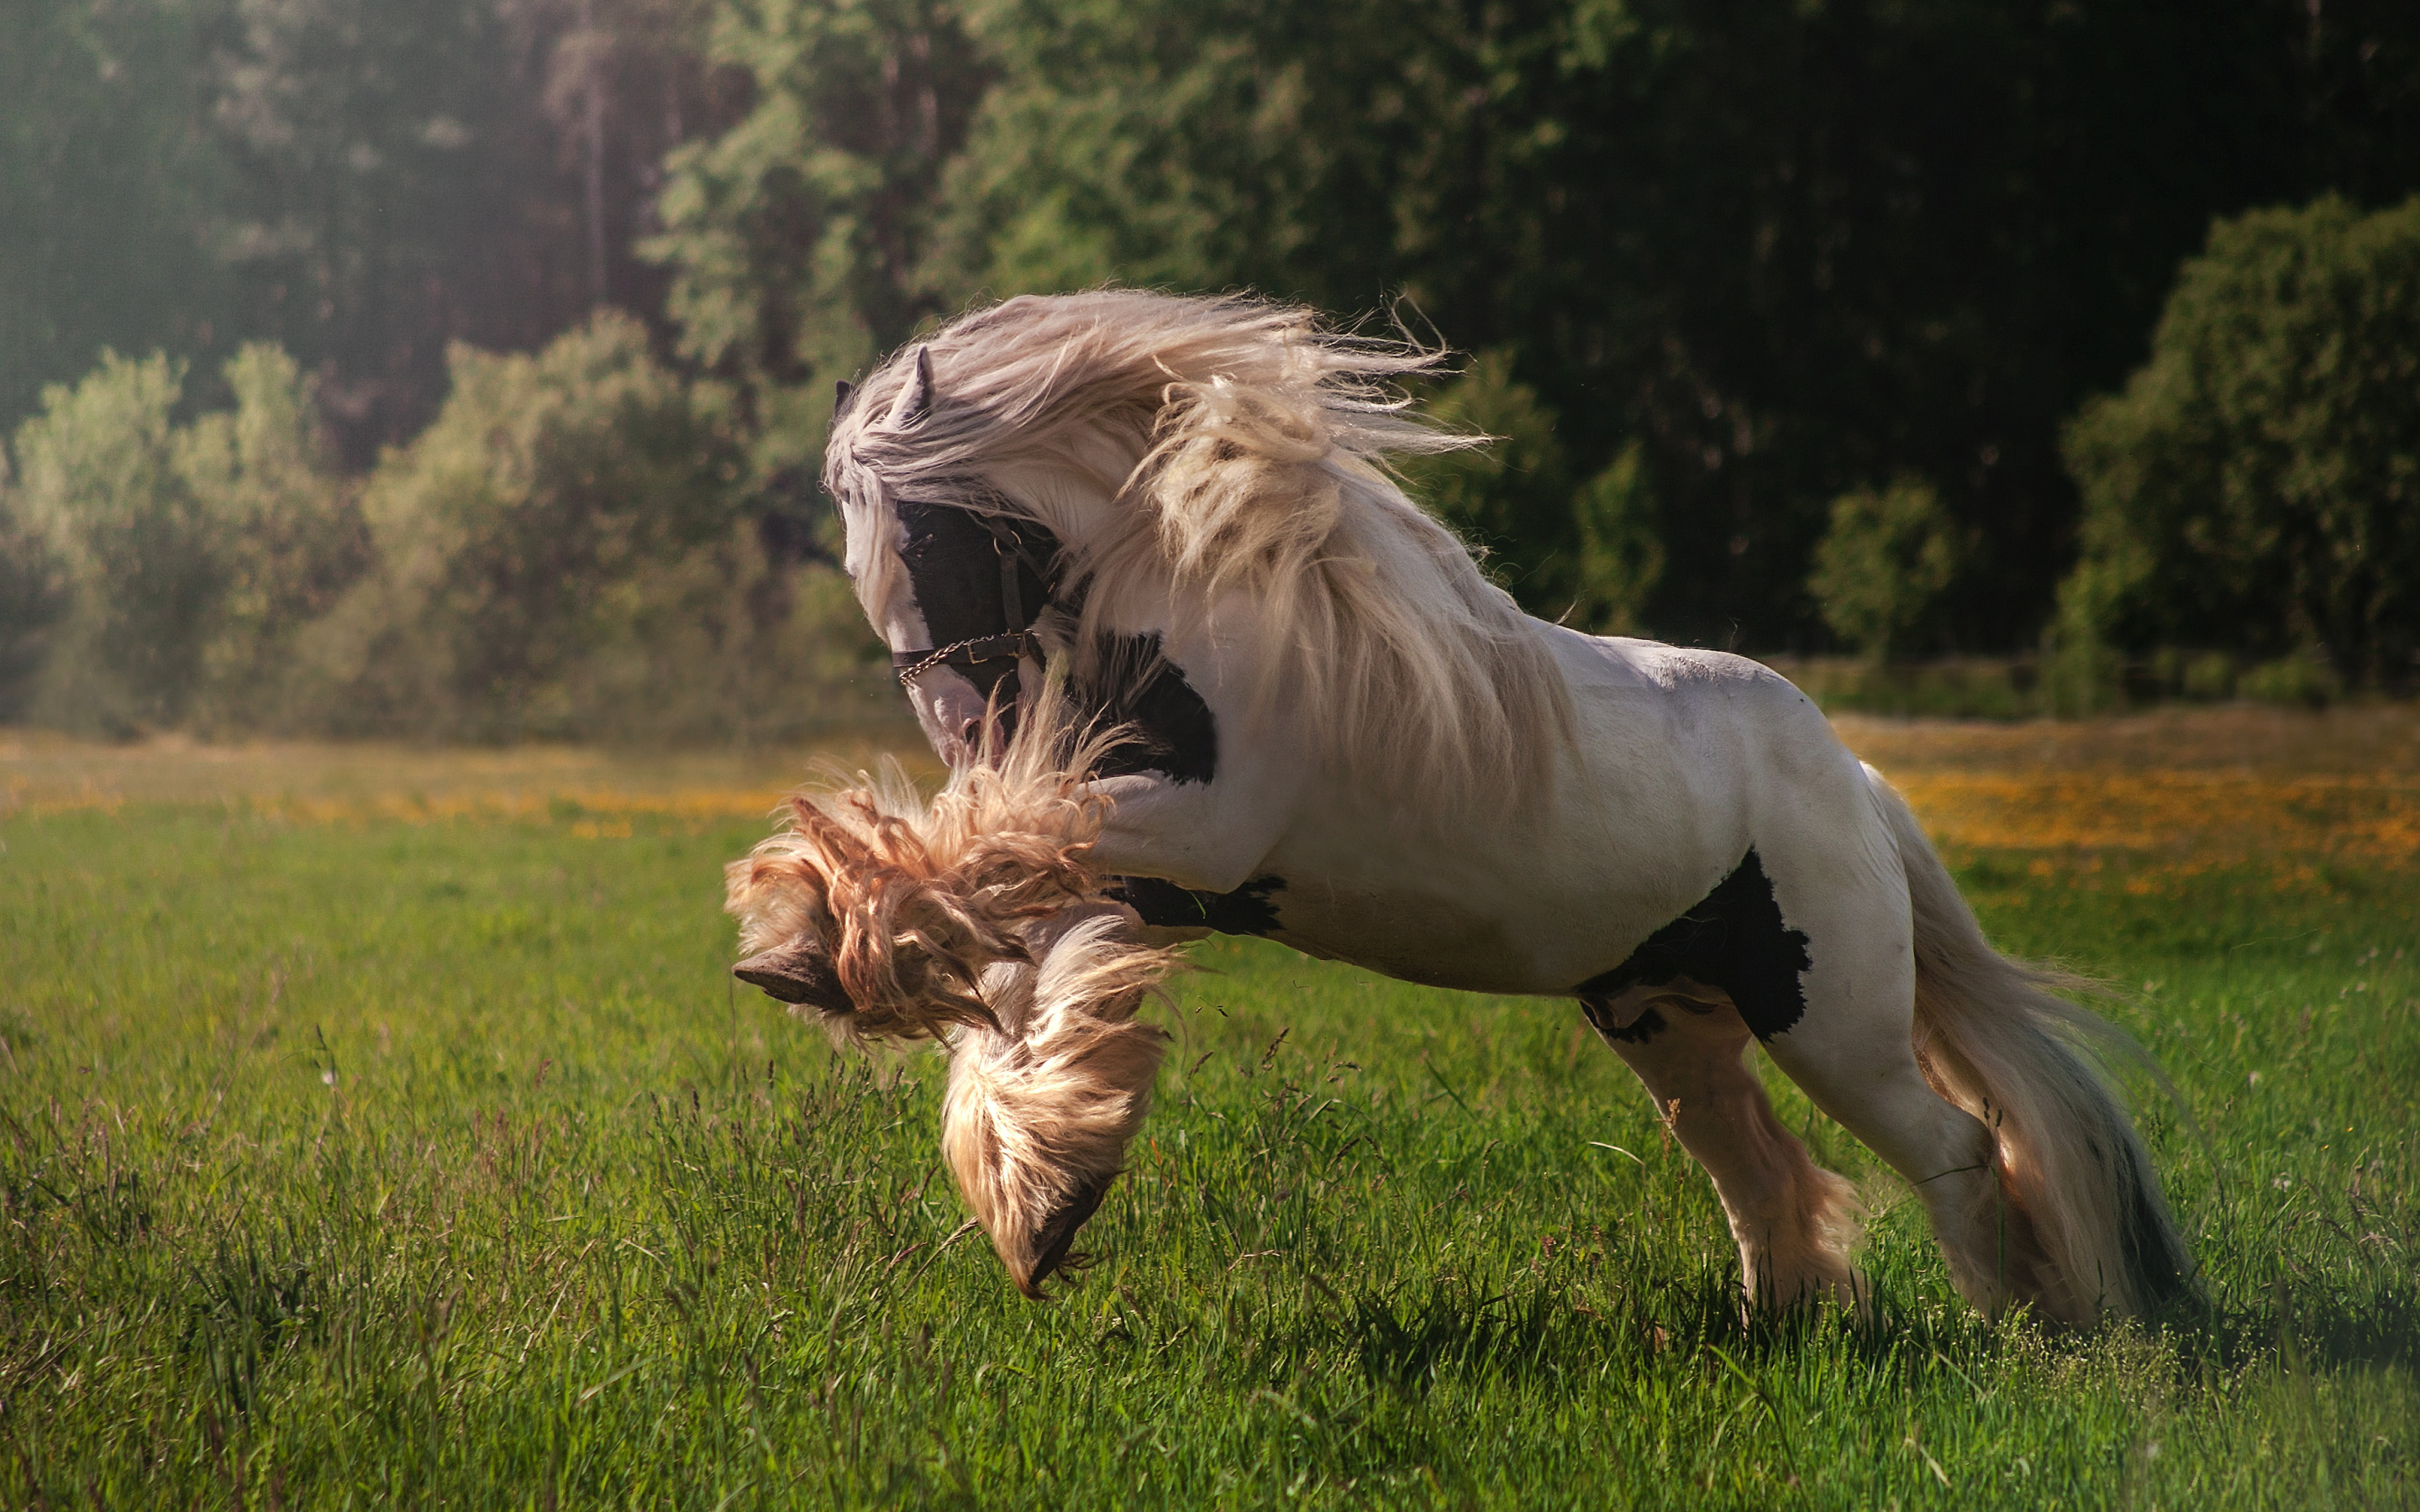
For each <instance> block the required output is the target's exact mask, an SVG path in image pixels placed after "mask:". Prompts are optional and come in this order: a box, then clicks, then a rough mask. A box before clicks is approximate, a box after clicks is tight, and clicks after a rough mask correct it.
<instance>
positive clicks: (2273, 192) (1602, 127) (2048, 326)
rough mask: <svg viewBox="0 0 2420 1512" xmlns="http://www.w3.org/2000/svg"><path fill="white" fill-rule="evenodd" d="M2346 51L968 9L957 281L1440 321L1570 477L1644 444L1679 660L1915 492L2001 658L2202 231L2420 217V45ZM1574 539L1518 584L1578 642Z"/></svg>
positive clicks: (1168, 11)
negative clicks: (2390, 195) (1939, 514)
mask: <svg viewBox="0 0 2420 1512" xmlns="http://www.w3.org/2000/svg"><path fill="white" fill-rule="evenodd" d="M2329 15H2330V19H2329V21H2328V23H2326V24H2325V25H2309V24H2304V23H2303V20H2302V19H2301V18H2300V17H2299V16H2298V15H2297V14H2294V13H2290V8H2287V7H2283V6H2278V5H2275V4H2273V3H2270V0H2253V3H2245V4H2239V5H2234V6H2230V7H2228V8H2225V10H2224V12H2223V14H2221V15H2219V16H2216V17H2210V18H2204V17H2199V16H2196V17H2195V18H2193V19H2190V20H2188V19H2187V18H2185V17H2183V16H2182V15H2181V14H2180V13H2175V12H2172V11H2170V10H2168V9H2165V8H2161V7H2156V6H2149V5H2125V6H2095V7H2073V6H2065V5H2058V6H2040V7H2033V8H2027V7H2018V8H2009V7H2004V6H1994V7H1982V6H1963V5H1962V6H1950V7H1937V6H1936V7H1914V8H1905V7H1902V8H1871V7H1837V6H1800V7H1778V8H1762V9H1755V8H1751V9H1750V10H1748V11H1740V10H1738V9H1737V8H1719V7H1709V6H1707V5H1705V4H1702V3H1700V0H1643V3H1640V0H1634V3H1628V4H1622V5H1609V4H1600V3H1596V0H1569V3H1552V0H1547V3H1537V4H1524V5H1516V6H1497V7H1477V8H1473V7H1466V6H1460V5H1450V4H1445V3H1442V0H1420V3H1415V4H1408V5H1407V4H1395V3H1389V4H1383V5H1381V4H1372V3H1366V0H1347V3H1344V4H1338V5H1329V6H1319V7H1294V8H1269V7H1256V6H1249V5H1231V4H1208V5H1203V4H1193V3H1187V4H1175V3H1171V0H1145V3H1141V4H1128V3H1120V4H1114V5H1113V4H1107V3H1102V0H974V3H970V4H969V5H968V6H967V16H968V25H969V27H970V30H971V31H972V32H973V33H974V35H975V36H976V37H977V38H978V39H979V40H980V41H982V42H983V43H984V44H985V46H986V47H987V48H988V49H989V50H990V52H991V54H992V55H993V56H995V57H997V58H998V59H999V61H1000V81H999V83H998V85H996V86H995V87H994V89H993V91H992V92H991V94H990V96H989V98H988V99H987V100H985V105H984V108H983V110H982V112H981V113H980V114H979V116H977V118H976V120H975V122H974V124H973V126H972V128H971V130H970V135H969V139H968V146H967V149H966V152H965V154H964V156H963V158H962V159H961V160H960V161H959V162H956V163H954V164H953V165H952V167H951V170H950V174H949V177H948V179H947V181H946V184H945V187H944V193H943V205H942V208H941V211H940V224H941V227H942V230H941V234H940V236H939V240H938V242H937V245H936V250H935V253H934V255H933V259H932V261H933V265H934V272H933V275H932V276H933V279H934V281H935V282H936V283H937V284H938V285H939V286H940V287H942V288H944V289H945V290H948V291H950V292H951V293H952V294H954V296H957V297H960V298H966V297H971V296H974V295H976V294H978V293H990V294H1001V295H1004V294H1010V293H1015V292H1019V291H1024V290H1041V289H1053V288H1068V287H1076V286H1081V285H1088V284H1092V283H1095V282H1099V281H1102V280H1104V279H1119V280H1125V281H1129V282H1137V283H1143V284H1165V285H1174V286H1177V287H1182V288H1224V287H1234V286H1238V285H1244V286H1253V287H1258V288H1261V289H1263V290H1264V291H1267V292H1269V293H1272V294H1276V295H1280V296H1283V297H1289V298H1303V299H1308V300H1311V301H1313V302H1315V303H1318V304H1319V305H1321V306H1322V307H1324V308H1326V309H1328V310H1331V311H1333V312H1336V313H1338V314H1340V315H1342V316H1351V315H1352V314H1353V313H1354V312H1357V311H1365V310H1369V309H1372V308H1373V307H1377V306H1379V305H1381V304H1382V303H1384V302H1385V301H1388V300H1389V299H1390V298H1391V297H1393V296H1395V295H1396V294H1398V293H1408V294H1409V295H1410V296H1411V297H1412V298H1413V299H1414V300H1415V301H1417V303H1418V305H1419V308H1420V309H1421V310H1422V311H1423V312H1424V313H1425V314H1426V316H1428V317H1429V318H1431V319H1433V320H1434V321H1435V325H1436V327H1437V329H1439V330H1440V331H1442V332H1445V333H1446V334H1447V335H1448V336H1449V337H1450V339H1451V340H1452V341H1454V342H1456V343H1458V344H1460V345H1462V346H1464V347H1467V348H1470V349H1473V350H1480V351H1494V350H1496V349H1497V348H1504V349H1507V350H1509V351H1510V352H1511V353H1512V360H1513V363H1514V365H1515V366H1516V368H1517V370H1518V371H1519V373H1520V375H1521V379H1522V381H1523V382H1524V383H1525V384H1527V385H1528V386H1529V387H1530V388H1531V389H1532V390H1534V392H1535V393H1536V396H1537V399H1538V401H1539V403H1540V404H1542V405H1543V406H1544V409H1546V411H1548V412H1549V413H1551V414H1555V415H1558V416H1559V417H1561V421H1562V423H1561V424H1560V426H1559V432H1558V434H1559V440H1560V442H1561V444H1562V446H1563V448H1564V450H1565V452H1566V453H1567V454H1568V466H1569V467H1570V469H1571V471H1573V472H1574V473H1575V474H1576V475H1578V476H1583V477H1585V476H1589V475H1591V474H1593V473H1594V472H1596V471H1598V470H1600V469H1603V468H1605V467H1606V466H1608V465H1609V464H1611V463H1612V462H1613V461H1614V460H1615V459H1616V458H1617V457H1618V456H1619V455H1621V453H1622V451H1623V450H1624V449H1625V448H1626V447H1628V446H1631V445H1633V444H1637V445H1638V446H1639V447H1640V463H1641V468H1642V471H1641V474H1640V475H1641V476H1642V477H1643V478H1644V479H1645V480H1646V481H1647V482H1648V483H1649V484H1650V485H1651V486H1652V494H1653V496H1654V497H1655V498H1656V499H1657V500H1658V501H1659V504H1660V509H1659V516H1660V518H1659V521H1658V523H1659V526H1660V530H1659V532H1658V534H1659V537H1660V546H1661V548H1662V550H1663V553H1664V556H1665V561H1666V566H1665V569H1664V571H1663V573H1662V574H1661V575H1660V579H1659V588H1658V591H1657V593H1656V594H1655V595H1654V598H1653V599H1652V603H1651V604H1650V605H1649V606H1648V607H1647V609H1646V611H1645V612H1646V617H1647V619H1648V620H1649V621H1650V622H1651V623H1652V624H1653V625H1655V626H1656V627H1657V628H1658V629H1659V630H1661V631H1663V632H1665V633H1667V634H1671V635H1676V636H1682V637H1702V638H1709V639H1714V640H1720V641H1723V642H1726V643H1728V642H1729V641H1730V640H1735V639H1738V638H1740V637H1745V638H1746V639H1747V640H1749V641H1750V642H1751V643H1756V644H1761V645H1777V644H1782V643H1785V642H1787V641H1788V640H1792V639H1793V638H1795V637H1796V636H1798V635H1799V634H1801V633H1802V632H1803V630H1804V629H1805V628H1806V627H1807V607H1808V606H1807V601H1806V599H1805V596H1804V595H1803V594H1801V593H1800V592H1799V591H1798V590H1799V587H1800V585H1801V584H1802V583H1803V581H1804V579H1805V576H1806V573H1807V567H1808V563H1809V559H1810V553H1811V551H1812V548H1813V547H1814V545H1815V543H1816V541H1817V540H1818V539H1819V538H1820V536H1821V535H1822V533H1823V529H1824V526H1825V523H1826V505H1827V504H1828V501H1830V500H1831V499H1832V498H1834V497H1835V496H1836V495H1837V494H1838V492H1839V491H1840V489H1841V487H1842V486H1843V485H1844V484H1847V483H1850V482H1853V481H1854V480H1855V479H1858V478H1871V477H1887V476H1891V475H1894V474H1896V473H1899V472H1901V471H1912V472H1916V473H1919V474H1921V475H1924V476H1927V477H1930V478H1932V479H1934V480H1936V483H1935V486H1936V487H1937V488H1938V489H1939V490H1940V493H1941V497H1942V501H1943V504H1944V507H1945V508H1946V509H1947V510H1948V512H1949V514H1950V516H1951V517H1952V518H1953V519H1955V520H1956V521H1957V522H1958V523H1959V525H1960V526H1961V528H1962V530H1964V531H1966V532H1969V533H1972V534H1974V535H1976V536H1977V537H1978V542H1979V545H1980V547H1981V549H1980V550H1978V553H1977V555H1976V557H1975V559H1974V560H1975V563H1976V570H1975V572H1974V573H1973V575H1972V578H1971V579H1970V581H1969V582H1968V584H1967V585H1966V589H1965V591H1964V592H1962V593H1961V594H1959V596H1958V598H1957V599H1956V600H1955V601H1954V602H1952V603H1950V604H1949V605H1947V606H1946V612H1947V616H1948V618H1949V620H1950V621H1951V622H1952V623H1951V625H1950V628H1951V629H1952V630H1953V631H1954V632H1955V634H1956V637H1957V638H1958V639H1959V640H1961V641H1962V642H1965V643H1969V644H1977V643H1982V644H1990V643H1997V644H2002V645H2006V644H2009V643H2012V642H2014V641H2016V640H2020V639H2025V638H2029V632H2030V630H2031V628H2032V626H2033V625H2036V624H2038V623H2039V619H2040V615H2041V613H2042V612H2043V610H2044V609H2045V607H2046V603H2047V599H2048V596H2049V589H2050V586H2051V583H2052V581H2053V579H2054V577H2055V573H2056V571H2057V570H2058V569H2059V568H2060V567H2061V566H2062V565H2063V563H2062V561H2061V552H2062V551H2063V550H2064V548H2065V540H2064V532H2065V529H2066V526H2067V524H2068V522H2069V520H2070V519H2071V509H2072V496H2071V492H2070V489H2069V485H2068V484H2067V482H2066V480H2065V479H2064V477H2063V475H2062V473H2061V471H2060V467H2059V463H2058V457H2057V455H2056V449H2055V429H2056V424H2057V421H2058V420H2059V419H2060V417H2062V416H2063V415H2065V414H2066V413H2068V412H2069V411H2070V410H2071V409H2072V407H2073V406H2074V404H2075V403H2076V402H2077V401H2078V400H2079V399H2080V398H2081V397H2083V396H2084V395H2085V394H2086V393H2088V392H2090V390H2091V388H2092V387H2093V386H2095V385H2096V384H2105V383H2107V382H2110V381H2113V380H2114V378H2115V375H2116V374H2118V372H2120V371H2122V370H2123V368H2124V367H2125V366H2126V365H2127V364H2128V363H2131V362H2132V361H2133V360H2134V358H2135V356H2136V353H2137V350H2138V347H2137V343H2138V341H2139V333H2140V332H2142V330H2143V329H2144V328H2145V327H2146V326H2147V325H2148V323H2149V319H2150V316H2151V315H2152V313H2153V310H2154V308H2155V305H2156V301H2157V298H2158V293H2159V290H2160V289H2161V288H2162V287H2163V286H2164V283H2165V281H2166V279H2167V277H2168V276H2169V273H2170V271H2171V270H2172V269H2173V267H2174V265H2175V262H2176V260H2177V258H2178V257H2180V255H2183V254H2184V253H2185V252H2186V251H2187V250H2189V248H2190V246H2191V245H2192V243H2193V241H2194V240H2195V239H2197V238H2198V237H2199V236H2200V234H2201V232H2202V229H2203V228H2204V226H2205V225H2206V224H2207V223H2208V218H2209V216H2210V214H2211V212H2212V210H2214V209H2220V208H2226V209H2232V208H2236V207H2238V206H2240V205H2242V203H2245V202H2246V201H2247V200H2260V199H2273V198H2277V197H2292V196H2299V195H2301V194H2303V193H2307V192H2308V191H2307V190H2306V189H2305V188H2304V185H2305V183H2309V184H2311V185H2312V186H2313V187H2318V186H2320V185H2324V184H2330V183H2350V182H2352V181H2353V180H2355V179H2358V180H2360V182H2361V184H2362V186H2363V192H2364V193H2376V192H2378V190H2377V187H2376V186H2379V185H2382V184H2395V185H2397V190H2398V192H2399V190H2401V189H2408V188H2409V187H2410V186H2411V179H2410V177H2409V176H2410V175H2412V173H2413V172H2414V169H2413V166H2412V165H2413V163H2415V162H2420V159H2414V158H2412V157H2409V156H2398V155H2397V152H2398V147H2399V144H2401V143H2402V142H2404V141H2406V140H2408V136H2407V132H2408V131H2409V130H2410V127H2409V124H2408V121H2407V115H2408V114H2409V113H2410V106H2409V103H2408V99H2409V95H2408V84H2407V83H2406V81H2407V80H2408V79H2409V77H2410V76H2411V74H2410V67H2411V66H2410V62H2409V59H2410V57H2411V55H2412V52H2413V46H2412V44H2413V43H2414V42H2415V41H2420V21H2415V20H2414V19H2413V15H2412V12H2410V11H2409V10H2408V8H2407V9H2403V10H2396V9H2393V8H2387V7H2383V6H2380V7H2371V8H2363V9H2361V10H2359V11H2358V12H2339V11H2338V10H2337V9H2335V8H2332V9H2331V11H2330V13H2329ZM2322 80H2324V81H2325V83H2324V84H2322V83H2321V82H2320V81H2322ZM2305 154H2307V156H2305ZM2179 164H2190V165H2191V166H2190V167H2189V168H2186V169H2182V170H2180V167H2179ZM1572 504H1573V501H1572V500H1571V499H1569V498H1567V499H1565V500H1563V501H1560V503H1559V511H1558V513H1557V517H1555V518H1554V520H1553V521H1552V523H1551V527H1550V528H1549V529H1548V530H1547V532H1545V533H1544V534H1543V535H1540V536H1536V537H1530V538H1521V539H1517V540H1496V541H1494V542H1493V543H1492V544H1493V545H1494V547H1495V549H1496V551H1497V557H1498V560H1499V561H1500V562H1505V563H1512V564H1516V569H1517V570H1515V571H1514V572H1512V574H1511V575H1510V576H1511V579H1512V582H1513V584H1514V587H1515V590H1516V592H1520V593H1522V594H1523V595H1524V596H1525V597H1526V598H1527V599H1528V602H1529V604H1530V607H1531V608H1532V609H1536V610H1539V611H1541V612H1544V613H1547V614H1549V615H1552V614H1554V613H1557V612H1559V611H1560V610H1561V609H1564V608H1565V607H1566V606H1567V605H1568V604H1569V602H1570V590H1571V586H1572V585H1571V582H1570V580H1569V576H1568V568H1567V567H1566V569H1565V571H1564V572H1563V573H1561V574H1555V573H1541V572H1540V571H1539V570H1538V564H1539V563H1543V562H1544V561H1545V560H1546V559H1548V558H1550V557H1555V556H1558V555H1567V554H1568V553H1569V551H1570V549H1571V547H1572V540H1571V536H1572V531H1573V520H1572V515H1573V508H1572Z"/></svg>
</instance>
